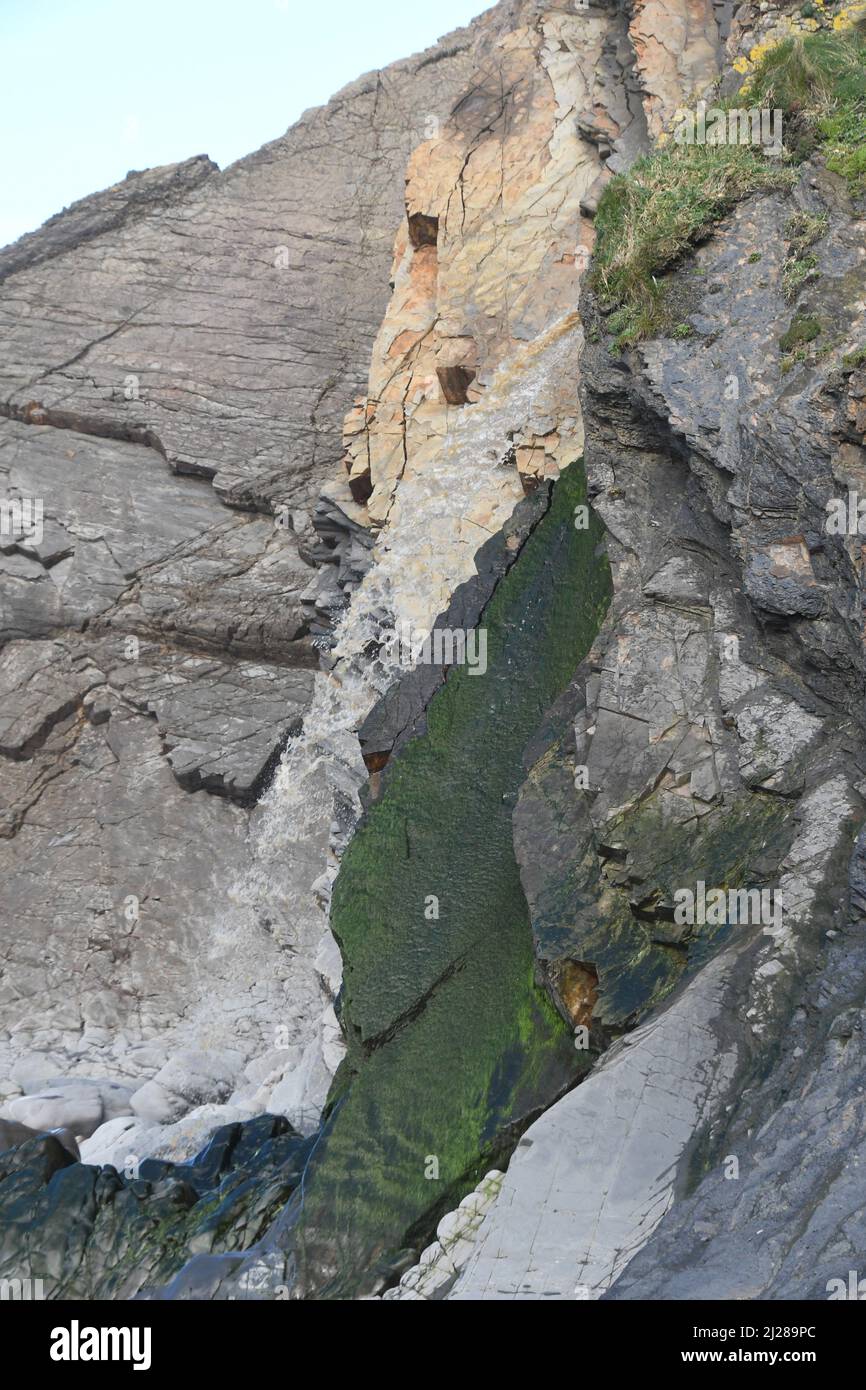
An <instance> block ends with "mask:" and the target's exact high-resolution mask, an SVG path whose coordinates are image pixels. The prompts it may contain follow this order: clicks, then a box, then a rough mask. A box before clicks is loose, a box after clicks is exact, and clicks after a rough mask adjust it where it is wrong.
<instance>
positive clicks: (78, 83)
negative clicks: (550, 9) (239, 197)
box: [0, 0, 493, 246]
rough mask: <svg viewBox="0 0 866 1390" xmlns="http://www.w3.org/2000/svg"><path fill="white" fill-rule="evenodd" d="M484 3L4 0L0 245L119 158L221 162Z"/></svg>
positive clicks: (91, 187)
mask: <svg viewBox="0 0 866 1390" xmlns="http://www.w3.org/2000/svg"><path fill="white" fill-rule="evenodd" d="M492 3H493V0H435V3H434V4H431V5H427V4H423V3H419V0H318V3H314V0H0V55H2V60H3V80H2V83H0V246H2V245H4V244H5V243H7V242H9V241H14V240H15V238H16V237H18V236H20V235H21V234H22V232H29V231H33V230H34V228H36V227H38V226H40V225H41V223H42V222H44V221H45V219H46V218H47V217H50V216H51V214H52V213H55V212H59V211H60V210H61V208H63V207H64V206H66V205H68V204H69V203H72V202H74V201H75V200H76V199H77V198H83V197H84V196H85V195H86V194H87V193H94V192H96V191H97V190H98V189H100V188H107V187H108V186H109V185H110V184H113V183H117V182H118V180H119V179H122V178H125V177H126V174H127V173H128V172H129V170H130V169H147V168H150V167H151V166H153V165H156V164H172V163H174V162H176V161H177V160H180V159H187V158H188V157H189V156H190V155H196V154H208V155H210V157H211V159H213V160H215V161H216V162H217V164H219V166H220V168H222V169H224V168H225V167H226V165H227V164H231V163H232V162H233V161H234V160H235V159H240V158H241V156H242V155H245V154H250V153H251V152H252V151H253V150H256V149H258V148H259V146H260V145H263V144H264V143H265V142H266V141H267V140H273V139H275V138H276V136H278V135H282V134H283V132H284V131H285V130H286V129H287V128H288V127H289V126H290V125H292V124H293V122H294V121H296V120H297V118H298V117H299V116H300V115H301V112H302V111H305V110H306V109H307V107H309V106H320V105H322V104H323V103H324V102H326V101H327V100H328V98H329V97H331V96H333V94H334V93H335V92H336V91H338V90H339V88H340V87H343V86H345V84H346V83H347V82H351V81H353V80H354V79H355V78H356V77H360V76H361V74H362V73H364V72H368V71H370V70H371V69H372V68H381V67H385V66H386V64H388V63H392V62H394V61H396V60H397V59H398V58H408V57H410V56H411V55H412V54H413V53H416V52H418V51H419V50H420V49H423V48H426V47H428V46H429V45H430V44H431V43H435V42H436V40H437V39H438V38H441V37H442V35H443V34H447V33H449V32H450V31H451V30H452V29H456V28H458V27H459V26H460V25H461V24H467V23H468V22H469V20H471V19H474V17H475V16H476V15H478V14H481V13H483V11H484V10H486V9H489V8H490V5H491V4H492Z"/></svg>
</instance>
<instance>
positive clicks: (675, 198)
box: [593, 145, 793, 348]
mask: <svg viewBox="0 0 866 1390" xmlns="http://www.w3.org/2000/svg"><path fill="white" fill-rule="evenodd" d="M792 182H793V177H792V174H791V172H790V170H787V169H785V168H782V167H780V166H779V165H778V164H774V163H772V162H771V161H770V160H768V159H766V158H765V157H764V155H763V154H762V153H761V152H760V150H758V149H755V148H753V147H752V146H745V145H676V146H673V145H671V146H663V147H662V148H660V149H658V150H656V151H654V152H653V153H652V154H650V155H647V156H645V157H644V158H643V159H641V160H639V161H638V162H637V164H635V165H634V166H633V168H632V169H631V170H630V171H629V172H628V173H627V174H619V175H617V177H616V178H614V179H612V180H611V182H610V184H609V185H608V187H607V188H606V189H605V192H604V194H603V196H602V198H601V201H600V203H599V208H598V213H597V216H596V222H595V225H596V232H597V241H596V248H595V270H594V274H593V287H594V288H595V289H596V291H597V292H598V294H599V296H600V299H601V302H602V304H603V305H604V306H605V307H606V308H610V309H613V313H611V315H610V318H609V319H608V329H609V331H610V332H611V333H613V334H614V336H615V339H616V347H617V348H622V347H625V346H627V345H628V344H630V343H635V342H637V341H639V339H641V338H646V337H650V336H652V335H654V334H658V333H660V332H663V331H664V330H665V329H668V328H670V327H671V326H672V324H671V314H670V311H669V309H668V306H667V305H666V303H665V295H664V290H663V287H662V286H661V285H660V284H659V281H658V278H657V277H658V276H659V275H660V274H661V273H662V272H663V271H665V270H668V269H669V268H670V267H671V266H673V265H674V264H675V263H676V262H677V261H678V260H679V259H680V257H681V256H682V255H683V254H684V253H685V252H686V251H688V250H690V249H691V248H692V247H693V246H695V245H697V244H698V243H699V242H700V241H702V240H703V239H704V238H705V237H706V236H707V235H708V234H709V232H710V230H711V229H712V227H713V225H714V223H715V222H717V221H718V220H719V218H721V217H723V216H724V214H725V213H726V212H728V211H730V209H731V208H732V207H733V206H734V205H735V203H737V202H738V201H739V200H740V199H741V198H744V197H746V196H747V195H748V194H749V193H756V192H759V191H766V190H770V189H780V188H785V189H787V188H790V187H791V186H792Z"/></svg>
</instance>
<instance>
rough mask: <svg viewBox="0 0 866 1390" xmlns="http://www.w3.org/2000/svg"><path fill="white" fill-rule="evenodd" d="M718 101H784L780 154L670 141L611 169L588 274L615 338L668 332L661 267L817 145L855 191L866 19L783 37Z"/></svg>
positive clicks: (861, 164) (799, 274) (861, 186)
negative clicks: (626, 166) (622, 168)
mask: <svg viewBox="0 0 866 1390" xmlns="http://www.w3.org/2000/svg"><path fill="white" fill-rule="evenodd" d="M719 106H720V107H721V108H723V109H728V110H730V109H736V108H739V109H742V108H745V107H748V108H750V109H756V108H758V109H761V110H765V109H769V110H771V111H774V110H781V111H782V113H783V132H784V149H783V151H782V156H781V158H780V159H775V160H774V159H770V158H768V157H767V155H766V153H765V152H764V150H763V149H762V148H761V147H760V146H756V145H739V144H721V145H713V144H677V143H674V142H668V143H666V144H660V145H659V147H658V148H657V149H656V150H655V151H653V153H652V154H649V155H647V156H646V157H645V158H643V159H641V160H639V161H638V162H637V163H636V164H635V165H634V166H633V168H632V169H631V170H629V172H628V173H626V174H620V175H617V177H615V178H614V179H612V180H611V182H610V184H609V185H608V187H607V188H606V190H605V192H604V195H603V196H602V198H601V201H600V203H599V208H598V214H597V216H596V233H597V240H596V247H595V255H594V268H593V276H592V282H591V283H592V286H593V288H594V289H595V291H596V293H597V294H598V295H599V298H600V300H601V303H602V305H603V306H604V307H605V308H606V309H607V310H609V311H611V312H610V317H609V319H608V327H609V329H610V331H611V332H612V333H613V335H614V337H615V342H616V346H617V347H623V346H626V345H627V344H629V343H634V342H637V341H638V340H639V339H641V338H645V337H649V336H651V335H653V334H658V333H660V332H663V331H666V330H667V331H670V329H671V327H672V326H673V322H675V320H673V319H672V317H671V315H672V310H670V309H669V306H668V304H667V302H666V296H665V291H664V286H663V285H662V284H660V283H659V281H658V279H657V277H658V276H659V275H660V274H662V273H663V272H664V271H666V270H668V269H670V268H671V267H672V266H673V265H674V264H675V263H676V262H677V261H678V260H679V259H680V258H681V257H682V256H683V255H684V254H685V253H686V252H687V251H689V250H690V249H691V248H692V247H694V246H696V245H697V244H698V243H699V242H700V241H702V240H703V239H704V238H705V237H706V236H708V235H709V233H710V231H711V230H712V228H713V226H714V224H715V223H716V222H718V221H719V219H720V218H721V217H723V216H724V215H725V214H726V213H727V212H729V211H730V210H731V209H732V208H733V207H734V205H735V204H736V203H737V202H738V201H740V200H741V199H742V198H745V197H748V195H749V194H752V193H757V192H764V191H771V190H780V189H788V188H791V187H792V186H793V185H794V183H795V182H796V177H797V175H796V173H795V170H794V168H793V167H792V166H793V165H794V164H796V163H797V162H798V161H800V160H802V159H804V158H808V157H809V156H810V155H811V154H813V153H815V152H816V151H817V150H819V149H820V150H821V151H822V152H823V153H824V155H825V157H826V160H827V165H828V167H829V168H830V169H832V170H834V171H835V172H836V173H838V174H840V175H842V176H843V177H844V178H845V179H846V180H847V181H848V185H849V188H850V189H851V191H852V193H854V194H861V193H864V192H866V21H864V22H863V23H858V24H857V25H855V26H854V27H852V28H851V29H848V30H842V31H836V32H824V31H822V32H819V33H816V34H811V35H807V36H796V37H792V38H790V39H786V40H785V41H784V42H782V43H780V44H778V45H777V46H776V47H774V48H772V49H770V50H769V51H768V52H767V53H765V54H764V55H763V57H762V58H761V59H760V61H759V62H758V64H757V65H756V67H755V70H754V71H753V72H752V73H751V74H750V76H749V77H748V79H747V80H746V82H745V83H744V85H743V87H742V88H741V89H740V91H739V92H738V93H737V94H736V95H735V96H733V97H731V98H728V99H727V100H726V101H724V102H721V103H719ZM822 230H823V229H822ZM813 239H814V238H812V237H810V238H809V239H808V240H809V241H811V240H813ZM799 254H800V256H801V257H802V248H801V249H800V253H799ZM793 256H794V257H795V258H796V256H797V251H796V250H795V251H794V253H793ZM803 261H804V263H803V264H802V265H801V264H799V262H798V263H797V265H796V267H794V268H792V267H791V266H790V265H789V281H790V284H789V286H788V289H789V292H793V291H794V289H795V288H796V284H795V283H794V281H795V280H796V281H797V282H798V283H799V282H802V280H804V279H805V278H806V277H807V276H808V274H809V273H810V271H812V270H813V269H814V266H813V265H812V264H810V263H809V258H808V257H805V258H803Z"/></svg>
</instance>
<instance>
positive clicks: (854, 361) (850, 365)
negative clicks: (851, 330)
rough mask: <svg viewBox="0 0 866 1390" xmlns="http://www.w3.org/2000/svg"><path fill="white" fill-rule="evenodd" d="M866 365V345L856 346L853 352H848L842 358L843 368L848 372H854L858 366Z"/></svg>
mask: <svg viewBox="0 0 866 1390" xmlns="http://www.w3.org/2000/svg"><path fill="white" fill-rule="evenodd" d="M863 366H866V347H860V348H855V349H854V351H853V352H846V353H845V356H844V357H843V358H842V369H843V371H846V372H854V371H856V370H857V368H858V367H863Z"/></svg>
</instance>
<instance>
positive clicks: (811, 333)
mask: <svg viewBox="0 0 866 1390" xmlns="http://www.w3.org/2000/svg"><path fill="white" fill-rule="evenodd" d="M820 332H821V320H820V319H816V318H812V317H808V316H806V315H803V314H795V316H794V318H793V320H792V322H791V326H790V328H789V329H788V331H787V333H783V334H782V336H781V338H780V339H779V347H780V348H781V350H782V352H794V351H795V350H796V349H797V348H799V347H803V346H804V345H805V344H806V343H813V342H814V341H815V339H816V338H817V337H818V336H819V335H820Z"/></svg>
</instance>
